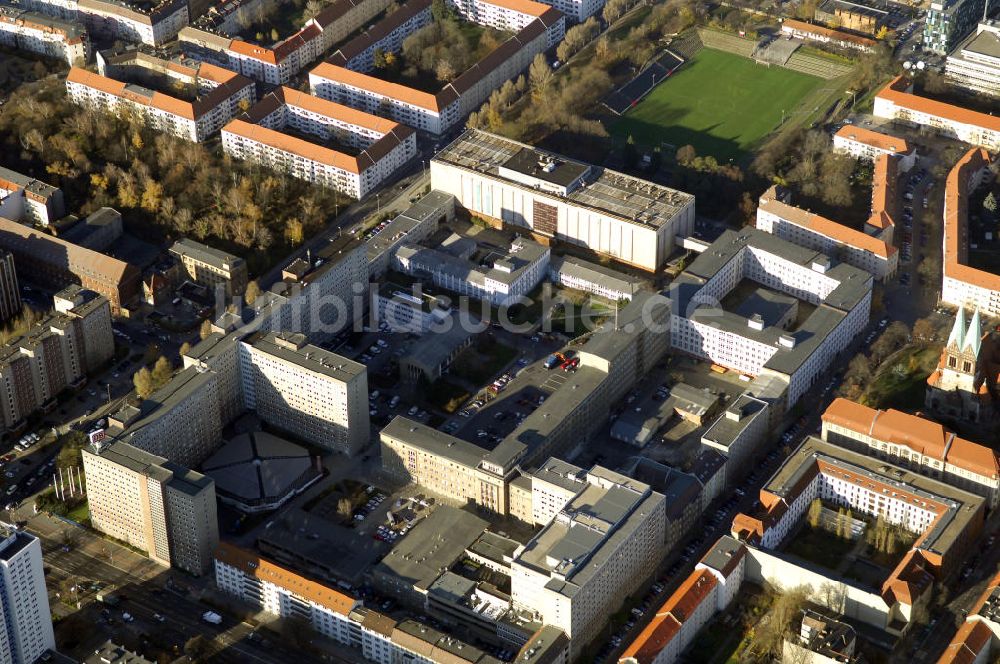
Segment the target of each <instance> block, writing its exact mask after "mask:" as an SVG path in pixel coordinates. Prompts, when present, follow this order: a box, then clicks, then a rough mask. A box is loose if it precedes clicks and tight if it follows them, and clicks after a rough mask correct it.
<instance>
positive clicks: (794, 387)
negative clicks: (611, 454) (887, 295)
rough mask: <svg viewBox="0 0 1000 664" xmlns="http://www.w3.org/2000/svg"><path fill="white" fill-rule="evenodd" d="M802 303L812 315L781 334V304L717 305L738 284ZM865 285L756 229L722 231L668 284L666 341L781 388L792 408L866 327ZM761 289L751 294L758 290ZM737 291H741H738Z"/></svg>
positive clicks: (858, 273) (848, 269)
mask: <svg viewBox="0 0 1000 664" xmlns="http://www.w3.org/2000/svg"><path fill="white" fill-rule="evenodd" d="M743 282H747V283H749V284H751V285H753V284H757V285H759V286H762V287H763V289H764V291H765V292H768V293H774V294H783V295H788V296H791V297H792V298H794V299H798V300H803V301H805V302H808V303H810V304H812V305H814V306H815V309H814V310H813V311H812V313H811V314H809V316H808V317H806V318H805V319H804V320H802V321H796V322H795V323H794V324H792V325H791V326H790V327H789V329H786V327H784V326H781V325H779V324H778V323H779V322H780V321H781V320H782V319H783V316H782V310H783V308H784V307H786V306H787V304H783V303H782V302H780V301H779V302H778V304H777V306H775V305H774V304H772V302H771V300H772V299H773V298H768V297H754V298H750V299H744V301H743V302H742V303H741V304H740V306H739V307H738V310H737V308H736V307H735V306H734V305H733V304H730V305H729V306H730V307H731V308H732V309H733V310H726V309H725V308H724V307H720V306H719V304H720V303H722V302H723V300H724V299H725V298H726V296H727V295H728V294H729V293H731V292H732V291H733V290H734V289H735V288H736V287H737V286H739V285H741V283H743ZM872 284H873V279H872V276H871V274H869V273H867V272H865V271H863V270H860V269H858V268H856V267H853V266H851V265H848V264H846V263H840V264H837V265H831V261H830V258H829V257H827V256H826V255H824V254H821V253H817V252H815V251H813V250H811V249H806V248H803V247H800V246H798V245H796V244H792V243H791V242H789V241H787V240H783V239H781V238H779V237H776V236H774V235H770V234H768V233H766V232H764V231H761V230H758V229H753V228H744V229H742V230H740V231H726V232H725V233H723V234H722V235H721V236H719V238H718V239H717V240H716V241H715V242H713V243H712V244H711V245H710V246H709V247H708V248H707V249H706V250H705V251H704V252H702V253H701V255H699V256H698V258H696V259H695V260H694V261H693V262H692V263H691V265H689V266H688V267H687V269H685V270H684V272H683V273H682V274H681V275H680V276H678V277H677V279H675V280H674V282H673V284H671V288H670V296H671V301H672V311H671V328H670V329H671V335H670V343H671V345H672V346H673V347H674V348H676V349H677V350H680V351H683V352H685V353H688V354H691V355H693V356H695V357H700V358H704V359H707V360H710V361H711V362H713V363H715V364H719V365H721V366H724V367H727V368H730V369H734V370H736V371H739V372H740V373H742V374H745V375H748V376H753V377H757V378H758V379H761V378H763V379H765V380H774V381H777V382H778V383H779V384H781V385H783V386H784V387H783V389H782V392H783V397H782V401H783V403H784V404H785V405H786V406H787V407H789V408H790V407H791V406H793V405H794V404H795V403H796V402H797V401H798V400H799V398H800V397H801V396H802V395H803V394H805V393H806V391H808V389H809V388H810V386H812V384H813V383H814V382H815V381H816V380H817V379H818V377H819V376H820V375H822V373H823V372H824V371H825V370H826V368H827V367H828V366H829V364H830V362H832V361H833V359H834V358H835V357H836V356H837V354H838V353H840V352H841V351H842V350H843V349H844V348H846V347H847V345H848V344H850V343H851V342H852V341H853V340H854V338H855V337H856V336H857V335H858V334H859V333H860V332H861V330H863V329H864V328H865V326H866V325H867V324H868V318H869V313H870V309H871V297H872ZM759 290H761V289H760V288H758V291H759ZM740 292H744V291H740Z"/></svg>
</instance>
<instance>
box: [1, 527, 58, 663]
mask: <svg viewBox="0 0 1000 664" xmlns="http://www.w3.org/2000/svg"><path fill="white" fill-rule="evenodd" d="M0 537H2V538H3V539H2V541H0V613H2V614H3V620H2V621H0V662H4V663H5V664H8V663H9V664H34V662H37V661H40V660H39V658H40V657H41V656H42V655H43V654H44V653H45V651H47V650H55V648H56V640H55V634H54V633H53V631H52V617H51V614H50V612H49V594H48V591H47V590H46V589H45V574H44V570H43V567H42V545H41V542H40V541H39V539H38V538H37V537H35V536H34V535H31V534H29V533H27V532H25V531H23V530H17V529H15V528H14V527H12V526H8V525H6V524H0Z"/></svg>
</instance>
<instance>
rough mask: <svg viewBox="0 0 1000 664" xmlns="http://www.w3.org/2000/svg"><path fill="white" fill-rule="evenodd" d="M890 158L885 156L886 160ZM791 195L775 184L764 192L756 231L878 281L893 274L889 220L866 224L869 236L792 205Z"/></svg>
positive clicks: (895, 255) (894, 259) (894, 264)
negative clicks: (832, 259)
mask: <svg viewBox="0 0 1000 664" xmlns="http://www.w3.org/2000/svg"><path fill="white" fill-rule="evenodd" d="M885 158H886V159H889V158H888V157H885ZM791 201H792V195H791V192H790V191H788V190H787V189H784V188H783V187H779V186H778V185H772V186H771V188H770V189H768V190H767V191H765V192H764V193H763V194H762V195H761V197H760V199H759V200H758V203H757V228H758V229H759V230H762V231H764V232H766V233H771V234H772V235H775V236H777V237H780V238H782V239H784V240H788V241H790V242H794V243H795V244H797V245H800V246H802V247H807V248H809V249H812V250H814V251H819V252H823V253H824V254H828V255H830V256H836V257H837V258H839V259H840V260H843V261H844V262H845V263H846V264H848V265H852V266H854V267H856V268H859V269H862V270H865V271H866V272H869V273H871V274H872V275H873V276H874V277H875V278H876V279H878V280H879V281H884V280H886V279H889V278H891V277H892V276H893V275H895V274H896V270H897V269H898V268H899V250H898V249H896V246H895V245H894V244H893V243H892V235H893V227H894V226H895V224H894V223H892V217H890V216H888V214H886V215H884V216H882V215H876V216H875V218H876V220H878V221H879V222H880V227H878V228H876V227H875V226H871V225H869V224H866V229H869V228H870V229H871V230H872V233H870V234H869V233H866V232H865V231H864V230H858V229H855V228H851V227H850V226H846V225H844V224H841V223H838V222H836V221H833V220H832V219H827V218H826V217H823V216H820V215H818V214H816V213H814V212H809V211H808V210H804V209H802V208H799V207H795V206H794V205H792V203H791Z"/></svg>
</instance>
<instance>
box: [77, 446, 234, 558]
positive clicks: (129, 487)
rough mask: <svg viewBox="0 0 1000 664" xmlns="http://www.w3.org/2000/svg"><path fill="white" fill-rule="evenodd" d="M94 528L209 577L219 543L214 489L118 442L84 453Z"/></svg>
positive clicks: (191, 474)
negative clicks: (208, 573) (206, 574)
mask: <svg viewBox="0 0 1000 664" xmlns="http://www.w3.org/2000/svg"><path fill="white" fill-rule="evenodd" d="M83 472H84V475H85V476H86V478H87V502H88V504H89V506H90V520H91V524H92V525H93V527H94V528H95V529H96V530H98V531H100V532H102V533H106V534H108V535H110V536H112V537H114V538H115V539H119V540H122V541H123V542H127V543H128V544H130V545H132V546H134V547H136V548H139V549H141V550H142V551H144V552H146V553H147V554H149V557H150V559H152V560H154V561H155V562H157V563H159V564H161V565H166V566H173V567H178V568H180V569H182V570H184V571H186V572H190V573H191V574H195V575H201V574H205V573H206V572H209V571H211V569H212V566H213V561H214V553H215V547H216V546H217V545H218V543H219V520H218V517H217V516H216V511H215V510H216V508H215V483H214V482H212V480H211V479H209V478H207V477H205V476H204V475H202V474H200V473H196V472H194V471H192V470H188V469H187V468H184V467H182V466H180V465H178V464H175V463H172V462H170V461H167V460H166V459H164V458H162V457H158V456H156V455H153V454H149V453H148V452H144V451H142V450H140V449H138V448H137V447H134V446H132V445H128V444H126V443H121V442H113V443H110V444H104V443H101V442H98V443H95V444H93V445H91V446H90V447H86V448H84V449H83Z"/></svg>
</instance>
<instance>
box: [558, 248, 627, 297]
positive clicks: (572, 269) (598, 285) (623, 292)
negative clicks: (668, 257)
mask: <svg viewBox="0 0 1000 664" xmlns="http://www.w3.org/2000/svg"><path fill="white" fill-rule="evenodd" d="M549 279H551V280H552V281H553V283H557V284H559V285H561V286H565V287H566V288H572V289H574V290H581V291H586V292H587V293H593V294H594V295H600V296H601V297H604V298H607V299H609V300H614V301H615V302H619V301H621V300H631V299H632V295H633V294H634V293H635V292H636V291H637V290H639V288H641V286H642V282H641V281H640V280H639V279H635V278H633V277H630V276H629V275H627V274H625V273H624V272H619V271H617V270H612V269H611V268H609V267H605V266H603V265H600V264H598V263H591V262H590V261H585V260H582V259H579V258H576V257H574V256H553V257H552V258H551V259H550V260H549Z"/></svg>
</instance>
